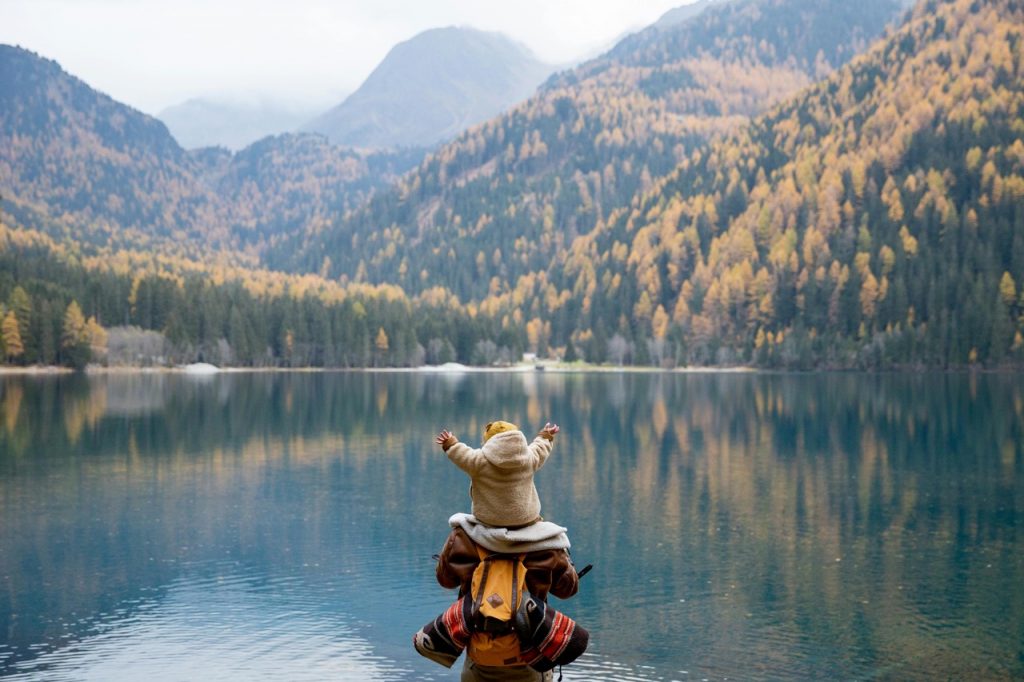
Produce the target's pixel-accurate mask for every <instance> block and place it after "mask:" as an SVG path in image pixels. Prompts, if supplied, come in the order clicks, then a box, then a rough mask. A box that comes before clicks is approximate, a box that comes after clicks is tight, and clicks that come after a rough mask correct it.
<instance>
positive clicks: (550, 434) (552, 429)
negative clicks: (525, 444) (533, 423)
mask: <svg viewBox="0 0 1024 682" xmlns="http://www.w3.org/2000/svg"><path fill="white" fill-rule="evenodd" d="M558 431H559V428H558V424H552V423H551V422H547V423H546V424H544V428H543V429H541V430H540V433H538V434H537V435H538V436H540V437H541V438H547V439H548V440H550V441H553V440H555V434H556V433H558Z"/></svg>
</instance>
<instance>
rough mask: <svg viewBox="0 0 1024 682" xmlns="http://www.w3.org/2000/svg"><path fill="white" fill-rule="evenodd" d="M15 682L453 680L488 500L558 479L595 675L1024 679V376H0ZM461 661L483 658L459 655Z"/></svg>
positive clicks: (5, 609) (2, 573)
mask: <svg viewBox="0 0 1024 682" xmlns="http://www.w3.org/2000/svg"><path fill="white" fill-rule="evenodd" d="M0 391H2V392H0V677H4V678H9V679H12V680H76V681H77V680H96V681H104V682H108V681H114V682H119V681H129V680H132V681H134V680H140V679H145V680H147V682H159V681H165V680H214V679H216V680H239V681H242V680H326V679H333V680H454V679H458V674H457V668H456V670H453V671H449V670H446V669H444V668H442V667H440V666H438V665H437V664H435V663H432V662H430V661H427V660H426V659H422V658H420V657H419V656H418V655H417V654H416V653H415V652H414V650H413V648H412V646H411V637H412V633H413V632H414V631H415V630H416V629H417V628H419V627H420V626H421V625H423V624H424V623H425V622H426V621H428V620H429V619H431V618H433V617H434V616H435V615H436V614H437V613H438V612H440V611H441V610H442V609H444V608H445V607H446V606H447V604H448V603H449V602H450V601H451V600H452V599H453V598H454V595H453V594H452V593H449V592H447V591H445V590H443V589H442V588H440V587H439V586H438V585H437V583H436V582H435V580H434V575H433V569H434V561H433V559H432V558H431V555H432V554H435V553H436V552H438V551H440V548H441V545H442V543H443V541H444V539H445V537H446V535H447V531H448V528H447V519H448V517H449V516H450V515H451V514H452V513H454V512H458V511H469V498H468V479H467V478H466V476H465V475H464V474H462V472H460V471H459V470H457V469H456V468H455V467H454V466H453V465H452V464H450V463H449V462H448V461H447V459H446V458H445V457H444V455H443V454H442V453H441V451H440V449H439V448H438V447H437V446H436V445H434V443H433V438H434V435H435V434H436V433H437V432H438V431H439V430H440V429H442V428H448V429H450V430H452V431H454V432H455V433H456V434H457V435H459V436H460V437H461V438H462V439H464V440H465V441H466V442H469V443H471V444H473V445H477V444H478V443H479V440H480V437H481V434H482V431H483V427H484V425H485V424H486V423H487V422H488V421H491V420H494V419H505V420H509V421H513V422H515V423H517V424H520V425H522V426H523V428H524V431H527V432H528V433H532V432H534V431H535V430H536V429H538V428H539V427H540V426H542V425H543V424H544V422H545V421H546V420H551V421H555V422H557V423H558V424H559V425H560V426H561V427H562V432H561V433H560V434H559V436H558V437H557V439H556V442H555V447H554V451H553V454H552V456H551V459H550V460H549V461H548V464H547V465H546V466H545V467H544V468H543V469H541V471H540V472H538V474H537V487H538V489H539V491H540V495H541V500H542V503H543V513H544V516H545V518H546V519H548V520H551V521H555V522H558V523H560V524H561V525H564V526H567V527H568V528H569V536H570V538H571V540H572V543H573V556H574V559H575V561H576V563H577V565H580V566H582V565H584V564H587V563H592V564H593V565H594V569H593V571H592V572H591V573H590V574H589V575H587V576H586V577H585V578H584V579H583V581H582V583H581V588H580V593H579V595H577V596H576V597H575V598H573V599H571V600H568V601H565V602H559V601H558V600H553V601H554V602H555V603H556V605H557V606H558V607H559V608H561V609H562V610H564V611H565V612H566V613H568V614H569V615H571V616H573V617H574V618H575V619H576V620H577V621H579V622H580V623H581V624H582V625H583V626H584V627H587V628H588V629H589V630H590V632H591V647H590V649H589V651H588V652H587V653H586V654H585V655H584V656H583V657H582V658H581V659H580V660H578V661H577V662H576V663H574V664H572V665H571V666H568V667H566V668H565V669H564V672H565V679H567V680H705V679H706V680H723V679H733V680H762V679H763V680H777V679H900V680H907V679H920V680H933V679H970V680H980V679H984V680H999V679H1014V678H1016V679H1021V678H1024V381H1022V377H1021V376H1019V375H1010V376H1003V375H967V374H908V375H899V374H897V375H864V374H811V375H773V374H753V373H739V374H710V373H709V374H699V373H698V374H681V373H621V374H620V373H589V374H588V373H577V374H571V373H565V374H563V373H553V372H528V373H467V374H429V373H398V372H394V373H386V372H381V373H371V372H352V373H344V372H340V373H250V374H247V373H231V374H220V375H215V376H209V377H193V376H187V375H179V374H142V373H138V374H110V375H98V376H89V377H86V376H60V377H53V376H8V377H4V378H0ZM457 665H461V663H459V664H457Z"/></svg>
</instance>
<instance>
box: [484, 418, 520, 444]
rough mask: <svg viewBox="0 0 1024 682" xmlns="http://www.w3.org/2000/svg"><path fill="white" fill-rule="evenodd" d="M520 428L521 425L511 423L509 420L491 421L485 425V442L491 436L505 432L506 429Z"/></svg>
mask: <svg viewBox="0 0 1024 682" xmlns="http://www.w3.org/2000/svg"><path fill="white" fill-rule="evenodd" d="M518 428H519V427H518V426H516V425H515V424H510V423H508V422H491V423H489V424H488V425H487V426H485V427H484V442H485V443H486V442H487V441H488V440H489V439H490V437H491V436H496V435H498V434H499V433H504V432H505V431H515V430H517V429H518Z"/></svg>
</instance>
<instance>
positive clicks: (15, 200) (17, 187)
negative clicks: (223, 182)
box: [0, 45, 227, 244]
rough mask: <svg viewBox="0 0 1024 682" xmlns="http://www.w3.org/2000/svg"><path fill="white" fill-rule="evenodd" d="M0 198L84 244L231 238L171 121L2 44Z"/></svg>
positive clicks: (24, 217) (18, 213)
mask: <svg viewBox="0 0 1024 682" xmlns="http://www.w3.org/2000/svg"><path fill="white" fill-rule="evenodd" d="M0 192H2V193H3V197H4V200H5V201H4V210H5V212H6V213H7V214H8V215H13V216H14V217H15V219H16V220H17V222H19V223H21V224H25V225H38V226H46V227H47V228H49V229H51V230H52V231H53V232H54V233H55V234H58V235H60V236H73V237H74V238H76V239H79V240H85V241H96V242H108V241H109V242H112V243H124V242H128V241H145V240H146V239H147V238H149V237H160V238H164V239H166V240H167V241H169V242H173V241H183V242H188V243H204V244H212V243H219V242H222V241H224V240H225V239H226V238H227V232H226V230H225V227H226V226H225V220H224V218H223V212H222V207H221V205H220V202H219V201H218V199H217V197H216V196H215V195H214V194H213V193H212V192H210V190H209V189H208V188H207V187H204V186H203V185H202V183H200V182H199V181H198V180H197V179H196V178H195V176H194V175H193V174H192V172H191V163H190V160H189V157H188V155H187V154H186V153H185V151H184V150H183V149H182V148H181V147H179V146H178V144H177V142H175V141H174V138H173V137H171V134H170V133H169V132H168V131H167V128H166V126H164V124H163V123H160V122H159V121H157V120H156V119H154V118H151V117H149V116H146V115H145V114H143V113H141V112H139V111H136V110H135V109H132V108H131V107H128V106H125V105H124V104H121V103H119V102H116V101H115V100H113V99H112V98H110V97H109V96H107V95H104V94H103V93H100V92H97V91H95V90H93V89H92V88H90V87H89V86H88V85H86V84H85V83H84V82H82V81H81V80H79V79H77V78H75V77H74V76H71V75H69V74H67V73H65V72H64V71H63V70H62V69H61V68H60V66H59V65H58V64H57V63H56V62H54V61H51V60H48V59H44V58H42V57H39V56H38V55H36V54H34V53H32V52H29V51H27V50H23V49H21V48H17V47H12V46H9V45H0Z"/></svg>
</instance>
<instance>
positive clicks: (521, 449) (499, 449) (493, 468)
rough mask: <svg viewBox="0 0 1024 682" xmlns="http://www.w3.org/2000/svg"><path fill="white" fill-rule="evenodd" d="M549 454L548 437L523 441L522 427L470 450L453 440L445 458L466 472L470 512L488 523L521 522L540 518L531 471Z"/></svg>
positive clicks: (538, 503) (524, 438)
mask: <svg viewBox="0 0 1024 682" xmlns="http://www.w3.org/2000/svg"><path fill="white" fill-rule="evenodd" d="M550 454H551V441H549V440H547V439H546V438H542V437H540V436H537V437H536V438H535V439H534V440H533V442H532V443H530V444H527V443H526V436H524V435H523V432H522V431H505V432H504V433H499V434H497V435H495V436H492V437H491V438H490V439H489V440H488V441H487V442H486V443H484V445H483V447H482V448H480V449H479V450H474V449H473V448H471V447H469V446H468V445H466V444H465V443H461V442H460V443H455V445H453V446H451V447H450V448H448V450H447V455H448V459H450V460H451V461H452V462H454V463H455V465H456V466H457V467H459V468H460V469H462V470H463V471H465V472H466V473H467V474H469V478H470V485H469V497H470V499H471V500H472V501H473V516H475V517H476V518H477V520H478V521H480V522H482V523H486V524H487V525H489V526H502V527H509V526H523V525H526V524H528V523H533V522H534V521H536V520H537V519H539V518H540V496H538V495H537V488H536V486H534V484H533V473H534V472H535V471H537V469H540V468H541V467H542V466H544V462H545V461H547V458H548V455H550Z"/></svg>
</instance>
